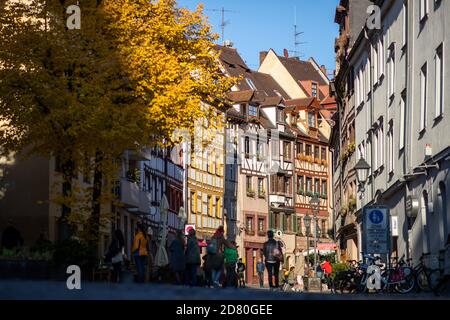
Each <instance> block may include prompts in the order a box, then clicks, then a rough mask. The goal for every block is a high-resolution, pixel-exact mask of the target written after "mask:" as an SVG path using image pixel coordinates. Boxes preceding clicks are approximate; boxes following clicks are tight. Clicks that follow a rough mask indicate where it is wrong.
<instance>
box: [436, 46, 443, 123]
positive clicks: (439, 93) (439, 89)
mask: <svg viewBox="0 0 450 320" xmlns="http://www.w3.org/2000/svg"><path fill="white" fill-rule="evenodd" d="M444 57H445V55H444V45H443V44H440V45H439V47H438V48H437V49H436V53H435V72H436V73H435V75H436V76H435V86H436V89H435V90H436V92H435V97H436V99H435V118H438V117H440V116H442V114H443V113H444V93H445V90H444V75H445V69H444V67H445V66H444Z"/></svg>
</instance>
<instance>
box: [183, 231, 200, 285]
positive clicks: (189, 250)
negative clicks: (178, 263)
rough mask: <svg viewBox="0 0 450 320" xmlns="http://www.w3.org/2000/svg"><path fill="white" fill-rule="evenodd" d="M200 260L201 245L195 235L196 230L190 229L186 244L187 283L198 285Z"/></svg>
mask: <svg viewBox="0 0 450 320" xmlns="http://www.w3.org/2000/svg"><path fill="white" fill-rule="evenodd" d="M200 262H201V259H200V246H199V245H198V240H197V237H196V236H195V230H194V229H190V230H189V235H188V240H187V246H186V283H187V284H189V285H190V286H192V287H195V286H196V285H197V272H198V267H199V266H200Z"/></svg>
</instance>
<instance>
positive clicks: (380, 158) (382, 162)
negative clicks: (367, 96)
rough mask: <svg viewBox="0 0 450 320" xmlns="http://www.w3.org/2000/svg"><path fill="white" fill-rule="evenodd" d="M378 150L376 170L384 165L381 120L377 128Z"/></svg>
mask: <svg viewBox="0 0 450 320" xmlns="http://www.w3.org/2000/svg"><path fill="white" fill-rule="evenodd" d="M378 150H379V156H378V161H379V162H378V166H377V168H380V167H381V166H383V165H384V127H383V119H381V120H380V123H379V126H378Z"/></svg>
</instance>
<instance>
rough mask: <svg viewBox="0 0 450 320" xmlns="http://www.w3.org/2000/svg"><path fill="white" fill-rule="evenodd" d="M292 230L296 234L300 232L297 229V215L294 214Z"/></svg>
mask: <svg viewBox="0 0 450 320" xmlns="http://www.w3.org/2000/svg"><path fill="white" fill-rule="evenodd" d="M292 229H293V231H294V232H295V233H297V232H298V228H297V216H296V215H295V214H292Z"/></svg>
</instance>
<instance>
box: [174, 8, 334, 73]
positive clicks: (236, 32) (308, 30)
mask: <svg viewBox="0 0 450 320" xmlns="http://www.w3.org/2000/svg"><path fill="white" fill-rule="evenodd" d="M338 2H339V0H178V4H179V5H180V6H182V7H187V8H189V9H195V8H196V6H197V5H198V4H200V3H203V4H204V9H205V12H204V13H205V14H206V15H207V16H208V17H209V21H210V23H211V24H212V25H213V26H214V30H215V32H217V33H219V34H220V33H221V28H220V24H221V12H214V11H208V10H211V9H221V8H222V7H225V9H226V10H232V11H234V12H231V13H228V12H227V13H226V14H225V20H226V21H228V22H229V24H228V25H227V27H226V28H225V39H227V40H231V41H233V43H234V46H235V47H236V48H237V49H238V51H239V53H240V54H241V55H242V57H243V58H244V60H245V61H246V62H247V64H248V65H249V67H250V68H252V69H257V68H258V65H259V52H260V51H267V50H269V49H270V48H272V49H274V50H275V51H276V52H277V53H278V54H279V55H282V53H283V49H284V48H286V49H288V50H294V19H295V11H297V25H298V28H299V30H300V31H302V32H304V33H303V34H302V35H301V36H300V37H299V41H300V42H306V43H305V44H301V45H300V46H299V49H300V51H301V54H302V56H301V59H304V60H306V59H308V58H309V57H314V59H315V60H316V61H317V62H318V63H319V64H324V65H325V66H326V67H327V69H328V70H329V71H328V72H329V73H330V72H332V71H333V70H334V69H335V63H334V61H335V58H334V39H335V38H336V37H337V35H338V25H337V24H335V23H334V13H335V9H336V6H337V4H338ZM295 7H297V10H295V9H294V8H295ZM290 54H291V55H293V53H290Z"/></svg>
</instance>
